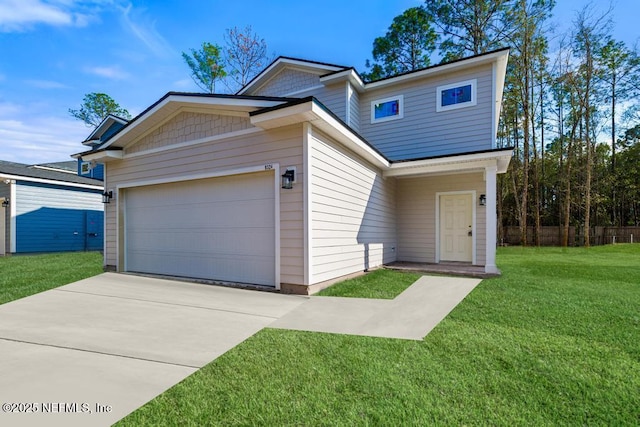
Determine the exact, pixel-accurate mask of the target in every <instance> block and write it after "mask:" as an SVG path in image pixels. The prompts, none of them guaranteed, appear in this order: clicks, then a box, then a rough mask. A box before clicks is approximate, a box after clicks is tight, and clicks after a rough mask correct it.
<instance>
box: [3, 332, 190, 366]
mask: <svg viewBox="0 0 640 427" xmlns="http://www.w3.org/2000/svg"><path fill="white" fill-rule="evenodd" d="M0 340H1V341H10V342H17V343H21V344H30V345H38V346H42V347H52V348H59V349H62V350H71V351H81V352H83V353H94V354H100V355H102V356H112V357H121V358H124V359H132V360H140V361H142V362H151V363H160V364H162V365H169V366H179V367H181V368H192V369H195V370H198V369H200V368H201V367H202V366H195V365H185V364H182V363H172V362H165V361H163V360H154V359H145V358H143V357H135V356H127V355H126V354H117V353H107V352H104V351H96V350H87V349H85V348H77V347H68V346H63V345H55V344H45V343H41V342H33V341H25V340H16V339H13V338H6V337H0Z"/></svg>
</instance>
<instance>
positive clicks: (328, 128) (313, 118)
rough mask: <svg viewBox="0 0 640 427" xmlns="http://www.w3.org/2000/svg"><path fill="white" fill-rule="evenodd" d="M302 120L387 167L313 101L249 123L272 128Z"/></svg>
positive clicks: (273, 112) (263, 116)
mask: <svg viewBox="0 0 640 427" xmlns="http://www.w3.org/2000/svg"><path fill="white" fill-rule="evenodd" d="M303 122H310V123H311V124H312V125H313V126H314V127H317V128H318V129H320V130H322V131H323V132H325V133H327V134H328V135H329V136H331V137H333V138H336V139H337V140H338V141H339V142H341V143H342V144H344V145H345V146H346V147H347V148H349V149H351V150H352V151H354V152H356V153H357V154H359V155H360V156H362V157H364V158H365V159H367V160H368V161H370V162H371V163H373V164H374V165H376V166H378V167H380V168H383V169H384V168H388V167H389V162H388V161H387V160H386V159H385V158H384V157H383V156H382V155H380V154H379V153H378V152H376V151H375V150H374V149H373V148H371V147H370V146H369V145H368V144H366V143H365V142H364V141H362V140H361V139H360V138H358V136H357V135H355V134H354V133H353V132H352V131H351V130H350V129H349V128H347V127H346V126H345V125H344V124H342V123H341V122H340V121H339V120H336V119H335V118H334V117H333V116H332V115H331V114H329V113H328V112H326V111H325V110H324V109H323V108H322V107H320V106H319V105H318V104H316V103H315V102H313V101H309V102H305V103H303V104H298V105H293V106H291V107H287V108H281V109H277V110H273V111H269V112H266V113H262V114H259V115H257V116H252V117H251V124H253V125H254V126H258V127H260V128H263V129H272V128H276V127H281V126H287V125H291V124H295V123H303Z"/></svg>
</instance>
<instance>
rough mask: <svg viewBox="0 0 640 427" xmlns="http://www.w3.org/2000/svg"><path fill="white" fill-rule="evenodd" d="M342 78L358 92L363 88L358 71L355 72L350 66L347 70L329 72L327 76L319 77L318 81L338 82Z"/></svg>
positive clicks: (325, 82)
mask: <svg viewBox="0 0 640 427" xmlns="http://www.w3.org/2000/svg"><path fill="white" fill-rule="evenodd" d="M343 80H348V81H349V83H351V84H352V85H353V87H354V88H355V89H356V90H357V91H358V92H361V91H363V90H364V82H363V81H362V79H360V76H358V73H356V72H355V71H354V70H353V69H351V68H350V69H348V70H344V71H341V72H339V73H333V74H329V75H328V76H324V77H320V83H324V84H330V83H334V82H340V81H343Z"/></svg>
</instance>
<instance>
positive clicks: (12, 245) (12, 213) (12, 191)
mask: <svg viewBox="0 0 640 427" xmlns="http://www.w3.org/2000/svg"><path fill="white" fill-rule="evenodd" d="M9 186H10V188H9V227H11V231H10V232H9V239H10V241H9V252H11V253H16V247H17V245H16V238H17V236H18V233H17V232H16V218H17V217H18V210H17V204H18V203H17V201H18V199H17V198H16V195H17V191H16V182H15V181H11V183H9ZM5 244H6V243H5Z"/></svg>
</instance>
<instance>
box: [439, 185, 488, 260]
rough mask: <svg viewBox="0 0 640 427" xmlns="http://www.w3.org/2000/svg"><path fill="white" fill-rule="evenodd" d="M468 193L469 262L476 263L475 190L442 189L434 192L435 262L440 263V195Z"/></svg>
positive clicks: (476, 225)
mask: <svg viewBox="0 0 640 427" xmlns="http://www.w3.org/2000/svg"><path fill="white" fill-rule="evenodd" d="M460 194H468V195H469V196H471V229H472V231H473V234H472V236H471V264H473V265H477V260H476V237H477V236H478V224H477V221H476V191H475V190H468V191H467V190H465V191H442V192H437V193H436V204H435V206H436V215H435V217H436V224H435V225H436V226H435V230H436V264H439V263H440V196H452V195H460Z"/></svg>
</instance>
